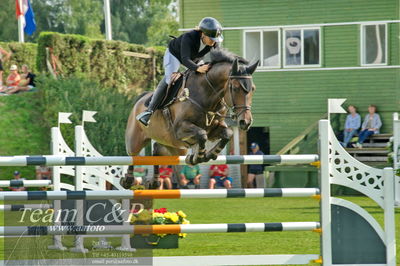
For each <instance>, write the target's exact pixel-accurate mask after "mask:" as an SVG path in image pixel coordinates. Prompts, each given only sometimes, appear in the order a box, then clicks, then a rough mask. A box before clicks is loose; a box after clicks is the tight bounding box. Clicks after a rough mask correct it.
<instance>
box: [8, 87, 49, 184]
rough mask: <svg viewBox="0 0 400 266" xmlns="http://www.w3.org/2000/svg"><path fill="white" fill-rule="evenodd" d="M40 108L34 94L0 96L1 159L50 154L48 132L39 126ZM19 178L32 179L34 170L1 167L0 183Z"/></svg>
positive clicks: (40, 123) (31, 168)
mask: <svg viewBox="0 0 400 266" xmlns="http://www.w3.org/2000/svg"><path fill="white" fill-rule="evenodd" d="M42 108H43V107H42V105H41V104H40V98H39V95H38V93H23V94H18V95H11V96H0V114H1V115H0V129H1V130H0V154H1V155H2V156H6V155H9V156H12V155H27V154H29V155H33V154H50V147H49V146H50V145H49V143H50V141H49V138H48V136H49V130H48V129H45V128H44V127H43V125H42V112H43V110H42ZM15 170H19V171H20V172H21V174H22V177H24V178H27V179H35V169H34V167H32V166H31V167H1V169H0V175H1V178H0V179H2V180H7V179H12V178H13V176H12V173H13V171H15Z"/></svg>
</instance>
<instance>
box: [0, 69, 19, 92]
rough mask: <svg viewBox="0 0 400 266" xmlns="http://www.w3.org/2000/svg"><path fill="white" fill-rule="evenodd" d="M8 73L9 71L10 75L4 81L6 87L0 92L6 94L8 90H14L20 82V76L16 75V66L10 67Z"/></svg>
mask: <svg viewBox="0 0 400 266" xmlns="http://www.w3.org/2000/svg"><path fill="white" fill-rule="evenodd" d="M10 71H11V73H10V75H8V77H7V81H6V84H7V86H6V87H3V89H2V90H0V92H7V93H8V91H9V90H11V89H14V88H16V87H17V86H18V84H19V82H20V80H21V76H20V75H19V74H18V67H17V65H11V67H10Z"/></svg>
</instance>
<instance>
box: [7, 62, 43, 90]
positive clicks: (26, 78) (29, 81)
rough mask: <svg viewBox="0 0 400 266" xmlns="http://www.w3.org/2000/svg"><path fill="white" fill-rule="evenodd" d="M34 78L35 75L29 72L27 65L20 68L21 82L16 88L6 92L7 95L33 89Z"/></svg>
mask: <svg viewBox="0 0 400 266" xmlns="http://www.w3.org/2000/svg"><path fill="white" fill-rule="evenodd" d="M35 77H36V75H35V74H33V73H32V72H30V71H29V68H28V66H27V65H23V66H22V74H21V81H20V82H19V84H18V86H16V87H15V88H13V89H10V90H9V91H7V93H8V94H13V93H17V92H20V91H28V90H30V89H33V88H35Z"/></svg>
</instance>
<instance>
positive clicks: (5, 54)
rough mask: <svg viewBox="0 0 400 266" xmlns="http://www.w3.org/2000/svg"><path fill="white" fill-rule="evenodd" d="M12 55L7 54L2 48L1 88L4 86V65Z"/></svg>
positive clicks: (0, 56)
mask: <svg viewBox="0 0 400 266" xmlns="http://www.w3.org/2000/svg"><path fill="white" fill-rule="evenodd" d="M10 57H11V53H9V52H7V51H6V50H4V49H3V48H2V47H0V88H1V87H2V86H3V71H4V69H3V63H4V62H5V61H6V60H8V59H10Z"/></svg>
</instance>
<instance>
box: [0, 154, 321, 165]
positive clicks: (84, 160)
mask: <svg viewBox="0 0 400 266" xmlns="http://www.w3.org/2000/svg"><path fill="white" fill-rule="evenodd" d="M185 159H186V156H104V157H79V156H78V157H77V156H74V157H69V156H55V155H45V156H1V157H0V166H28V165H47V166H64V165H77V166H79V165H87V166H89V165H187V163H186V162H185ZM316 161H318V155H316V154H304V155H227V156H224V155H220V156H218V158H217V159H216V160H211V161H209V162H206V163H202V164H204V165H213V164H245V165H247V164H288V165H296V164H309V163H314V162H316Z"/></svg>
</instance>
